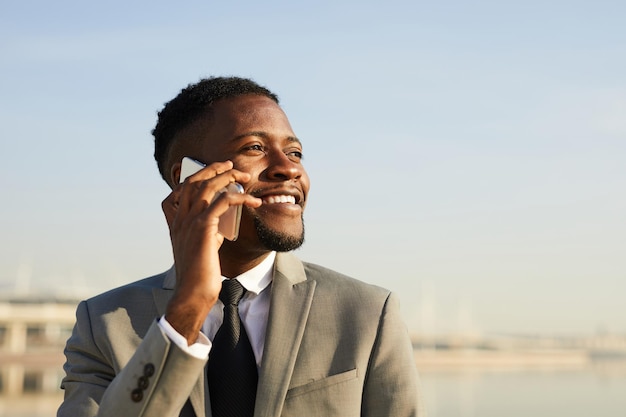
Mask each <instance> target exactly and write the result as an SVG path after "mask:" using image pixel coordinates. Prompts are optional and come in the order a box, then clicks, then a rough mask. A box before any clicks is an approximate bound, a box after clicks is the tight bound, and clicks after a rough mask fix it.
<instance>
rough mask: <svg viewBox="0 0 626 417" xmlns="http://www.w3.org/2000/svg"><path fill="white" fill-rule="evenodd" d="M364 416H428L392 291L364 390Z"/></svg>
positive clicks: (381, 320)
mask: <svg viewBox="0 0 626 417" xmlns="http://www.w3.org/2000/svg"><path fill="white" fill-rule="evenodd" d="M362 407H363V408H362V414H361V415H362V416H363V417H383V416H394V417H424V416H425V415H426V414H425V410H424V405H423V401H422V396H421V392H420V387H419V380H418V375H417V369H416V365H415V357H414V355H413V347H412V345H411V341H410V338H409V334H408V331H407V328H406V326H405V324H404V322H403V320H402V318H401V315H400V308H399V303H398V300H397V298H396V296H395V295H394V294H390V295H389V297H388V298H387V301H386V303H385V306H384V308H383V311H382V314H381V318H380V322H379V325H378V334H377V337H376V342H375V344H374V348H373V351H372V355H371V358H370V362H369V366H368V369H367V375H366V376H365V386H364V389H363V404H362Z"/></svg>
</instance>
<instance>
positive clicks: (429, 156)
mask: <svg viewBox="0 0 626 417" xmlns="http://www.w3.org/2000/svg"><path fill="white" fill-rule="evenodd" d="M8 3H9V2H4V3H3V4H2V5H0V56H1V60H0V69H1V77H0V174H1V175H0V181H1V183H0V185H1V190H2V205H1V206H0V207H1V210H2V211H1V214H2V216H0V219H1V220H0V222H1V223H0V227H1V231H2V232H1V236H2V237H1V238H0V268H1V271H2V272H1V274H2V275H1V276H0V285H1V287H0V290H1V291H2V292H3V293H4V292H7V293H8V292H11V291H13V290H16V291H22V290H24V289H25V288H30V289H31V290H34V289H36V290H40V291H61V290H63V291H68V290H67V289H68V288H73V289H74V290H79V291H83V293H84V294H94V293H96V292H99V291H102V290H104V289H107V288H110V287H113V286H117V285H121V284H123V283H125V282H129V281H133V280H135V279H139V278H141V277H144V276H147V275H151V274H154V273H158V272H160V271H162V270H164V269H166V268H168V267H169V266H170V265H171V262H172V259H171V255H170V248H169V241H168V233H167V228H166V225H165V221H164V220H163V217H162V214H161V211H160V202H161V200H162V199H163V198H164V197H165V196H166V195H167V193H168V188H167V187H166V186H165V184H164V183H162V181H161V180H160V178H159V176H158V172H157V169H156V166H155V164H154V162H153V160H152V137H151V135H150V130H151V129H152V127H153V126H154V122H155V119H156V112H157V111H158V110H159V109H160V108H161V106H162V105H163V103H164V102H166V101H168V100H169V99H171V98H172V97H173V96H174V95H175V94H177V92H178V91H179V90H180V89H181V88H182V87H184V86H186V85H187V84H188V83H190V82H195V81H197V80H198V79H199V78H200V77H203V76H208V75H241V76H248V77H252V78H254V79H255V80H256V81H258V82H260V83H261V84H264V85H267V86H268V87H270V88H271V89H272V90H274V91H276V92H277V93H278V95H279V96H280V98H281V102H282V104H283V107H284V108H285V110H286V112H287V114H288V115H289V117H290V119H291V122H292V125H293V127H294V129H295V131H296V133H297V134H298V136H299V137H301V138H302V139H303V141H304V144H305V164H306V166H307V169H308V170H309V173H310V175H311V177H312V181H313V183H312V192H311V199H310V203H309V206H308V207H307V210H308V211H307V213H306V227H307V243H306V244H305V246H304V247H303V248H302V249H301V250H300V251H299V255H300V256H301V257H302V258H303V259H306V260H309V261H313V262H317V263H320V264H324V265H326V266H329V267H331V268H334V269H337V270H339V271H342V272H344V273H347V274H349V275H352V276H355V277H357V278H360V279H362V280H364V281H367V282H371V283H375V284H378V285H382V286H385V287H388V288H390V289H392V290H394V291H397V292H399V293H400V296H401V300H402V308H403V311H404V312H405V314H406V318H407V322H408V324H409V326H410V328H411V329H412V330H414V331H428V332H448V331H464V332H468V331H481V332H525V333H572V332H586V333H590V332H594V331H597V330H609V331H615V332H626V314H625V313H626V311H625V310H626V307H625V306H626V304H625V302H624V301H625V300H626V297H625V295H624V294H626V256H625V254H626V193H625V192H624V190H626V29H625V28H626V25H624V21H625V19H626V3H624V2H621V1H593V2H592V1H584V2H583V1H547V2H546V1H526V2H519V1H516V2H513V1H483V2H461V1H455V2H430V1H429V2H426V1H385V2H382V1H381V2H368V1H365V2H364V1H343V2H341V1H340V2H337V1H317V2H310V4H309V5H301V4H297V3H298V2H286V1H285V2H281V1H267V2H245V1H241V2H230V3H228V2H207V1H204V2H179V4H174V3H172V2H163V1H150V2H119V1H110V2H106V3H103V2H100V3H92V2H78V1H76V2H67V1H57V2H52V3H51V2H44V1H23V2H19V3H18V2H11V3H15V4H8Z"/></svg>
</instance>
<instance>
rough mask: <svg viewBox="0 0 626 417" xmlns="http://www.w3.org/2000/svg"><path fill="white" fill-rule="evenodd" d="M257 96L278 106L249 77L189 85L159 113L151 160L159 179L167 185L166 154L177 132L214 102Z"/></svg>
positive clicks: (209, 79)
mask: <svg viewBox="0 0 626 417" xmlns="http://www.w3.org/2000/svg"><path fill="white" fill-rule="evenodd" d="M246 94H256V95H261V96H265V97H268V98H270V99H272V100H273V101H274V102H276V104H278V96H277V95H276V94H274V93H272V92H271V91H270V90H268V89H267V88H265V87H263V86H261V85H259V84H257V83H256V82H254V81H252V80H251V79H248V78H240V77H209V78H203V79H201V80H200V81H198V82H197V83H195V84H189V85H188V86H187V87H186V88H184V89H182V90H181V91H180V93H178V95H177V96H176V97H175V98H173V99H172V100H171V101H169V102H167V103H165V106H164V107H163V110H161V111H160V112H159V113H158V120H157V124H156V126H155V127H154V129H153V130H152V135H153V136H154V159H155V160H156V162H157V166H158V167H159V172H160V173H161V177H163V179H164V180H165V182H168V179H167V178H168V175H169V173H168V172H167V170H168V166H167V165H168V153H169V150H170V149H171V147H172V142H173V139H174V136H175V135H176V133H178V132H179V131H181V130H182V129H184V128H186V127H188V126H189V125H191V124H192V123H193V122H195V121H196V120H198V118H200V117H201V116H202V115H203V114H204V113H205V112H206V110H207V108H208V107H210V106H211V104H213V103H214V102H216V101H217V100H221V99H225V98H230V97H237V96H241V95H246Z"/></svg>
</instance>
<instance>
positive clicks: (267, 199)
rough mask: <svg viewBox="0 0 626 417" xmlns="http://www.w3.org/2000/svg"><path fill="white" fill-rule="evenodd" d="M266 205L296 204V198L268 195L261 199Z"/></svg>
mask: <svg viewBox="0 0 626 417" xmlns="http://www.w3.org/2000/svg"><path fill="white" fill-rule="evenodd" d="M263 202H264V203H266V204H276V203H290V204H296V198H295V197H294V196H292V195H270V196H268V197H265V198H264V199H263Z"/></svg>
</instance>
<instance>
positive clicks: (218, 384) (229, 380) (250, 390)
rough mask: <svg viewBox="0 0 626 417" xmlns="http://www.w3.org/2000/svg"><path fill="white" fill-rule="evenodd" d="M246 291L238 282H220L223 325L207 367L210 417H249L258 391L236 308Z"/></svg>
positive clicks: (252, 412)
mask: <svg viewBox="0 0 626 417" xmlns="http://www.w3.org/2000/svg"><path fill="white" fill-rule="evenodd" d="M245 292H246V290H245V289H244V288H243V287H242V286H241V284H240V283H239V281H237V280H235V279H227V280H224V281H223V282H222V291H220V300H222V302H223V303H224V322H223V323H222V326H221V327H220V328H219V330H218V331H217V334H216V335H215V338H214V339H213V346H212V347H211V353H210V354H209V365H208V368H207V372H208V379H209V393H210V396H211V410H212V412H213V417H248V416H249V417H251V416H252V415H253V414H254V401H255V399H256V388H257V380H258V376H257V368H256V360H255V359H254V353H253V352H252V346H250V341H249V340H248V335H247V334H246V329H245V328H244V327H243V324H242V323H241V319H240V318H239V312H238V310H237V306H238V304H239V300H241V297H242V296H243V294H244V293H245Z"/></svg>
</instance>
